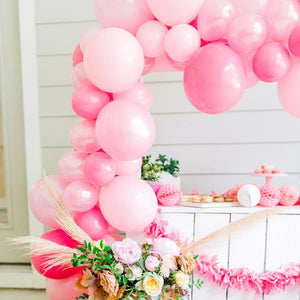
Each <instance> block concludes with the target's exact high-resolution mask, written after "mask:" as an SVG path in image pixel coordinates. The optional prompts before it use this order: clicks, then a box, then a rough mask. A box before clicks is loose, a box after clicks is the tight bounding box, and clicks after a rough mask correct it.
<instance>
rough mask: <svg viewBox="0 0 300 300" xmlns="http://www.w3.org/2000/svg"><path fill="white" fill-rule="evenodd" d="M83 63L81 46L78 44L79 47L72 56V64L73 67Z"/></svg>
mask: <svg viewBox="0 0 300 300" xmlns="http://www.w3.org/2000/svg"><path fill="white" fill-rule="evenodd" d="M81 62H83V53H82V51H81V49H80V45H79V44H78V45H77V47H76V48H75V50H74V52H73V56H72V64H73V67H75V66H76V65H78V64H79V63H81Z"/></svg>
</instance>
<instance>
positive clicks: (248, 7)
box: [232, 0, 272, 15]
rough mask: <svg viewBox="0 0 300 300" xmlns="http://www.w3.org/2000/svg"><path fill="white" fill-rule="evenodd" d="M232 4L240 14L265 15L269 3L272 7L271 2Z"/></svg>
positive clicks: (236, 0)
mask: <svg viewBox="0 0 300 300" xmlns="http://www.w3.org/2000/svg"><path fill="white" fill-rule="evenodd" d="M232 2H233V4H234V5H235V7H236V10H237V12H238V13H239V14H244V13H256V14H261V15H263V14H264V12H265V10H266V7H267V5H268V2H270V3H269V4H270V6H271V5H272V4H271V3H272V2H271V1H269V0H251V1H249V0H232Z"/></svg>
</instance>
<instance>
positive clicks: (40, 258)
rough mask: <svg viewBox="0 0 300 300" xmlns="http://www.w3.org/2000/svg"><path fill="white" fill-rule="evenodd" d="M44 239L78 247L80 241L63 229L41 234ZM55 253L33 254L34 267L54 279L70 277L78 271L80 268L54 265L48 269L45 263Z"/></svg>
mask: <svg viewBox="0 0 300 300" xmlns="http://www.w3.org/2000/svg"><path fill="white" fill-rule="evenodd" d="M41 238H42V239H44V240H48V241H51V242H55V243H57V244H59V245H62V246H67V247H70V248H77V247H78V246H79V243H78V242H76V241H75V240H73V239H72V238H71V237H70V236H69V235H67V234H66V233H65V232H64V231H62V230H61V229H58V230H52V231H49V232H47V233H45V234H43V235H42V236H41ZM51 258H53V255H47V254H45V255H31V260H32V264H33V266H34V268H35V269H36V270H37V271H38V272H39V273H40V274H42V275H43V276H45V277H47V278H52V279H61V278H66V277H69V276H71V275H73V274H75V273H77V272H78V270H79V269H78V268H68V269H65V268H63V267H61V266H57V267H52V268H50V269H48V270H47V271H46V267H45V263H47V261H48V260H51Z"/></svg>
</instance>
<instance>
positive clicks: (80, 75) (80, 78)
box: [72, 62, 89, 89]
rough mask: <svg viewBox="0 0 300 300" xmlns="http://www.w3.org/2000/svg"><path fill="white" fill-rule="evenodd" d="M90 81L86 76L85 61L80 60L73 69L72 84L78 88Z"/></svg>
mask: <svg viewBox="0 0 300 300" xmlns="http://www.w3.org/2000/svg"><path fill="white" fill-rule="evenodd" d="M88 83H89V80H88V79H87V77H86V73H85V70H84V66H83V63H82V62H80V63H78V64H77V65H76V66H75V67H73V69H72V85H73V87H74V88H75V89H76V88H78V87H80V86H82V85H83V84H88Z"/></svg>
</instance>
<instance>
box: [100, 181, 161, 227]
mask: <svg viewBox="0 0 300 300" xmlns="http://www.w3.org/2000/svg"><path fill="white" fill-rule="evenodd" d="M120 191H122V192H121V193H120ZM99 204H100V208H101V211H102V213H103V216H104V217H105V219H106V220H107V221H108V222H109V223H110V224H111V225H112V226H114V227H116V228H118V229H119V230H120V231H125V232H141V231H143V230H144V229H145V228H146V227H147V226H148V225H149V224H150V223H151V222H152V221H153V219H154V217H155V216H156V212H157V199H156V196H155V193H154V192H153V190H152V188H151V187H150V185H149V184H147V183H146V182H144V181H143V180H141V179H139V178H137V177H133V176H118V177H116V178H115V179H114V180H113V182H112V183H110V184H109V185H106V186H104V187H103V189H102V191H101V193H100V197H99Z"/></svg>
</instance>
